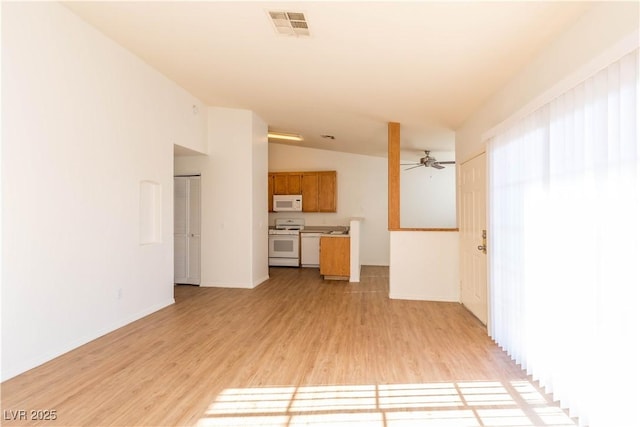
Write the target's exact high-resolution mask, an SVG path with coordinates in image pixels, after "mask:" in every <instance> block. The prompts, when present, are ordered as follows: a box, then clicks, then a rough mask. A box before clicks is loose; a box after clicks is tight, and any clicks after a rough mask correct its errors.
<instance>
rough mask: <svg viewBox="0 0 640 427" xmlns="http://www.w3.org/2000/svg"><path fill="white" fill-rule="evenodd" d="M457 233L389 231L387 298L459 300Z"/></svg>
mask: <svg viewBox="0 0 640 427" xmlns="http://www.w3.org/2000/svg"><path fill="white" fill-rule="evenodd" d="M458 240H459V234H458V232H457V231H393V232H391V265H390V267H389V297H390V298H393V299H409V300H426V301H453V302H457V301H459V300H460V273H459V265H458V259H459V257H458V248H459V243H458Z"/></svg>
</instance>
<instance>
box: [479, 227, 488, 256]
mask: <svg viewBox="0 0 640 427" xmlns="http://www.w3.org/2000/svg"><path fill="white" fill-rule="evenodd" d="M478 250H479V251H481V252H482V253H483V254H486V253H487V230H482V244H481V245H478Z"/></svg>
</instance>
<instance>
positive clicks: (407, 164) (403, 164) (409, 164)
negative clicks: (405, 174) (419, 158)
mask: <svg viewBox="0 0 640 427" xmlns="http://www.w3.org/2000/svg"><path fill="white" fill-rule="evenodd" d="M400 166H422V163H400Z"/></svg>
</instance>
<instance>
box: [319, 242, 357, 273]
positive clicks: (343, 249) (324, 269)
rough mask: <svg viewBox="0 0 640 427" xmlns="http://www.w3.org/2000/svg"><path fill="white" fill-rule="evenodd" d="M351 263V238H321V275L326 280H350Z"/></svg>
mask: <svg viewBox="0 0 640 427" xmlns="http://www.w3.org/2000/svg"><path fill="white" fill-rule="evenodd" d="M350 262H351V238H350V237H348V236H346V237H330V236H322V237H320V274H321V275H323V276H325V279H340V280H349V274H350V267H349V264H350Z"/></svg>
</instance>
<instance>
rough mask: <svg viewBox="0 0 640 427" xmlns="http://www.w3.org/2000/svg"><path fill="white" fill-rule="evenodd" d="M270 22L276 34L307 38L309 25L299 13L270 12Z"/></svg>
mask: <svg viewBox="0 0 640 427" xmlns="http://www.w3.org/2000/svg"><path fill="white" fill-rule="evenodd" d="M269 16H270V17H271V22H273V26H274V28H275V30H276V32H277V33H278V34H285V35H288V36H309V35H310V34H309V25H308V24H307V20H306V18H305V16H304V13H301V12H281V11H270V12H269Z"/></svg>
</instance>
